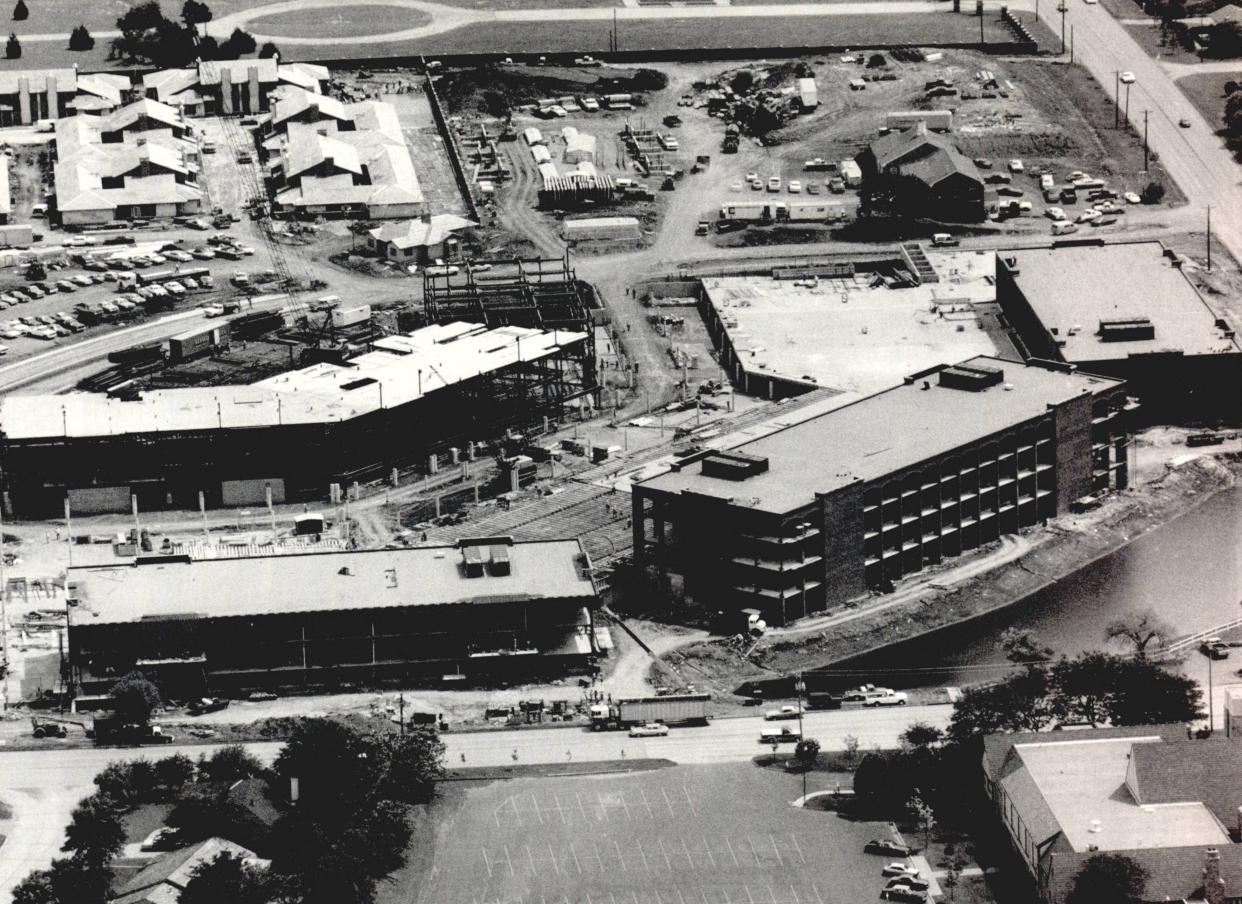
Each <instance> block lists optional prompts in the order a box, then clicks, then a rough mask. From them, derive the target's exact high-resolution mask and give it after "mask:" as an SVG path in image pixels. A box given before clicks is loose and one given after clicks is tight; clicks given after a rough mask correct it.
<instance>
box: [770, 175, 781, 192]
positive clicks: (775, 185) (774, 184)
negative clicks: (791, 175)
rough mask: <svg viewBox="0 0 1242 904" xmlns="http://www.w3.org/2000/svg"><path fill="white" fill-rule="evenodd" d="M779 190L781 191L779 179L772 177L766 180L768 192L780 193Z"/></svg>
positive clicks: (778, 177)
mask: <svg viewBox="0 0 1242 904" xmlns="http://www.w3.org/2000/svg"><path fill="white" fill-rule="evenodd" d="M780 190H781V177H780V176H773V177H772V178H770V179H769V180H768V191H780Z"/></svg>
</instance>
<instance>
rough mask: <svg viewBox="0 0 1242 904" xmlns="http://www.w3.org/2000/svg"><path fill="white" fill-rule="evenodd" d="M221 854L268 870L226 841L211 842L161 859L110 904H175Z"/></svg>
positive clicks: (125, 885)
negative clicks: (200, 869) (205, 866)
mask: <svg viewBox="0 0 1242 904" xmlns="http://www.w3.org/2000/svg"><path fill="white" fill-rule="evenodd" d="M221 854H232V855H233V856H235V857H240V858H242V860H245V861H249V862H251V863H252V864H255V865H262V866H266V861H262V860H258V859H257V858H256V856H255V853H254V851H251V850H247V849H246V848H244V847H242V846H241V845H239V844H234V843H233V842H231V841H227V840H226V839H224V838H208V839H207V840H206V841H202V842H199V843H198V844H194V845H190V846H189V847H185V848H182V849H181V850H179V851H173V852H172V853H171V854H167V855H165V856H163V857H160V858H159V859H158V860H156V861H154V862H153V863H151V865H150V866H148V867H146V869H144V870H142V871H141V872H140V873H138V874H137V875H136V876H134V877H133V878H132V879H130V880H129V881H128V882H126V883H125V884H124V885H122V886H121V887H120V889H118V891H117V893H116V895H115V896H113V897H112V898H111V899H110V904H176V902H177V901H178V900H180V898H181V893H182V892H184V891H185V887H186V886H187V885H189V883H190V880H191V879H192V878H193V877H194V870H195V869H196V868H197V867H199V866H201V865H202V864H205V863H211V862H212V861H214V860H215V859H216V858H217V857H219V856H220V855H221Z"/></svg>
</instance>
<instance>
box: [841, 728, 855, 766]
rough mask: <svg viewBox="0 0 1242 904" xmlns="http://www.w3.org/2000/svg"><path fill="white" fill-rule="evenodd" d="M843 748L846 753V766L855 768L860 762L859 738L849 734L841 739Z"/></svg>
mask: <svg viewBox="0 0 1242 904" xmlns="http://www.w3.org/2000/svg"><path fill="white" fill-rule="evenodd" d="M841 747H842V749H843V750H844V753H845V765H847V766H853V765H854V763H856V762H857V761H858V736H857V735H852V734H847V735H846V736H845V737H843V738H842V739H841Z"/></svg>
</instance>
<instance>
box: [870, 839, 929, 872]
mask: <svg viewBox="0 0 1242 904" xmlns="http://www.w3.org/2000/svg"><path fill="white" fill-rule="evenodd" d="M877 843H878V842H877ZM864 853H870V851H865V852H864ZM918 874H919V871H918V870H917V869H915V868H914V867H913V866H911V865H910V864H908V863H906V862H905V861H903V860H894V861H893V862H892V863H890V864H888V865H887V866H885V867H884V869H882V870H880V875H881V876H885V877H890V876H917V875H918Z"/></svg>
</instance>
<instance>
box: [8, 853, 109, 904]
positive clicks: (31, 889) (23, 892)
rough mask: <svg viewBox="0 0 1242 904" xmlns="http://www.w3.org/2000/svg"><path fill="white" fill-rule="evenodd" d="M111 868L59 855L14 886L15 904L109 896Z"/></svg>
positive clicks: (64, 903) (76, 902)
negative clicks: (47, 865) (43, 867)
mask: <svg viewBox="0 0 1242 904" xmlns="http://www.w3.org/2000/svg"><path fill="white" fill-rule="evenodd" d="M110 879H111V872H110V871H109V870H108V869H107V868H106V867H100V866H98V865H94V864H89V863H87V862H86V861H84V860H83V859H82V858H80V857H58V858H56V859H55V860H53V861H52V865H51V866H50V867H48V868H47V869H40V870H35V871H34V872H32V873H30V874H29V875H27V876H26V878H25V879H23V880H22V881H21V882H20V883H19V884H18V885H17V886H16V887H15V888H14V889H13V902H12V904H90V902H103V901H104V900H105V899H106V898H107V897H108V883H109V881H110Z"/></svg>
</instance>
